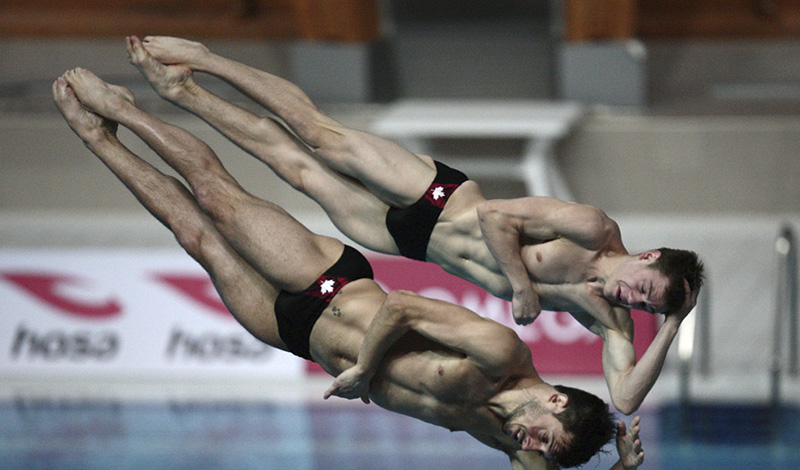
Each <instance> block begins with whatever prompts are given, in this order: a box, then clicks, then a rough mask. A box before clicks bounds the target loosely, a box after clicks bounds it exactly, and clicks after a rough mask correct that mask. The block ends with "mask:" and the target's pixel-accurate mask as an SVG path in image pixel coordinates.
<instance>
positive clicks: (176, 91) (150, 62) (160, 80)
mask: <svg viewBox="0 0 800 470" xmlns="http://www.w3.org/2000/svg"><path fill="white" fill-rule="evenodd" d="M170 39H172V38H170ZM125 44H126V45H127V48H128V57H129V58H130V61H131V63H132V64H133V65H135V66H136V68H138V69H139V71H140V72H142V75H144V78H146V79H147V81H148V82H150V85H151V86H152V87H153V89H154V90H156V92H157V93H158V94H159V95H160V96H162V97H164V98H167V99H169V100H175V99H176V98H178V97H179V96H180V93H181V92H182V91H185V90H191V89H193V88H195V87H196V86H197V84H196V83H195V81H194V77H193V76H192V71H191V69H189V68H188V67H186V66H184V65H164V64H162V63H161V62H159V61H157V60H156V59H155V58H154V57H153V56H152V55H151V54H150V52H148V50H147V49H145V47H144V46H143V45H142V42H141V41H140V40H139V38H137V37H136V36H128V37H127V38H125Z"/></svg>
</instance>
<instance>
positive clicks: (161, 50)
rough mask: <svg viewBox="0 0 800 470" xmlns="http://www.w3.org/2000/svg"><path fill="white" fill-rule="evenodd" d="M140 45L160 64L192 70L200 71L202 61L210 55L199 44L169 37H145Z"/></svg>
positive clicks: (206, 49) (205, 48)
mask: <svg viewBox="0 0 800 470" xmlns="http://www.w3.org/2000/svg"><path fill="white" fill-rule="evenodd" d="M142 44H144V47H145V49H147V51H148V52H149V53H150V54H152V56H153V58H155V59H156V60H157V61H159V62H161V63H162V64H173V65H183V66H184V67H188V68H190V69H192V70H201V67H202V64H203V60H204V59H206V58H208V56H209V55H210V52H209V50H208V48H207V47H206V46H204V45H202V44H200V43H199V42H194V41H187V40H186V39H181V38H173V37H169V36H145V38H144V40H142Z"/></svg>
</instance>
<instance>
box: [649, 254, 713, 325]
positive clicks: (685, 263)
mask: <svg viewBox="0 0 800 470" xmlns="http://www.w3.org/2000/svg"><path fill="white" fill-rule="evenodd" d="M658 251H660V252H661V256H659V258H658V259H657V260H656V261H655V262H654V263H653V264H652V265H651V267H652V268H653V269H656V270H657V271H659V272H660V273H661V274H663V275H664V276H666V277H667V280H668V285H667V291H666V293H665V294H666V295H665V297H664V306H665V308H666V312H667V313H671V312H675V311H677V310H678V309H680V308H681V306H682V305H683V303H684V301H685V299H686V290H685V289H684V287H683V280H684V279H686V280H687V281H689V289H691V291H692V292H697V291H698V290H700V287H701V286H702V285H703V280H704V278H705V273H704V268H703V263H702V261H700V260H699V258H698V257H697V253H695V252H693V251H688V250H675V249H672V248H659V249H658Z"/></svg>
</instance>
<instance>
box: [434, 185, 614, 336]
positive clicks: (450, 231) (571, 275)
mask: <svg viewBox="0 0 800 470" xmlns="http://www.w3.org/2000/svg"><path fill="white" fill-rule="evenodd" d="M482 201H485V199H484V197H483V195H482V194H481V193H480V189H479V188H478V185H477V184H476V183H475V182H474V181H468V182H466V183H464V184H462V185H461V187H459V188H458V189H457V190H456V191H455V192H454V193H453V195H452V196H451V197H450V200H449V201H448V203H447V205H446V206H445V208H444V210H443V211H442V214H441V216H440V217H439V221H438V223H437V224H436V227H435V228H434V230H433V233H432V235H431V240H430V243H429V245H428V261H430V262H433V263H436V264H438V265H440V266H441V267H442V268H443V269H444V270H445V271H447V272H449V273H452V274H454V275H456V276H458V277H461V278H464V279H467V280H469V281H471V282H473V283H474V284H476V285H478V286H480V287H483V288H484V289H486V290H487V291H488V292H490V293H491V294H493V295H495V296H497V297H499V298H503V299H506V300H511V298H512V293H513V292H512V289H511V284H510V283H509V281H508V279H507V278H506V277H505V275H504V274H503V272H502V270H501V268H500V266H499V264H498V263H497V261H496V260H495V258H494V257H493V256H492V254H491V252H490V251H489V248H488V247H487V245H486V242H485V241H484V238H483V235H482V233H481V228H480V224H479V221H478V213H477V210H476V207H477V205H478V204H479V203H481V202H482ZM619 245H620V246H621V241H620V243H619ZM604 249H605V248H604ZM604 249H600V250H589V249H587V248H584V247H582V246H579V245H578V244H577V243H575V242H573V241H571V240H568V239H565V238H556V239H552V240H534V239H528V240H523V241H522V259H523V262H524V263H525V265H526V267H527V270H528V273H529V274H530V278H531V280H532V281H533V284H534V288H535V289H536V291H537V293H538V295H539V297H540V299H539V300H540V304H541V306H542V309H544V310H551V311H568V312H581V311H582V312H593V316H595V317H597V316H598V315H603V313H600V312H606V313H608V315H611V313H610V311H609V310H610V304H609V302H608V301H607V300H605V299H604V298H603V297H602V289H603V285H602V283H601V282H600V281H598V279H597V277H596V276H595V273H594V272H593V267H592V266H593V264H594V261H595V260H596V259H597V258H598V257H599V256H603V254H604ZM600 320H601V323H603V324H604V325H606V326H607V327H611V325H613V324H615V323H616V322H615V321H614V320H612V319H611V318H610V317H608V318H601V319H600Z"/></svg>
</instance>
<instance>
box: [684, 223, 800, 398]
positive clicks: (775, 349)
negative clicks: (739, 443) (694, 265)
mask: <svg viewBox="0 0 800 470" xmlns="http://www.w3.org/2000/svg"><path fill="white" fill-rule="evenodd" d="M775 255H776V258H777V267H778V277H777V286H776V304H775V323H774V326H773V341H772V354H771V358H770V359H771V363H770V403H771V404H772V405H774V406H779V405H780V401H781V396H780V392H781V379H782V375H783V373H784V371H785V372H786V373H787V374H788V375H789V376H791V377H793V378H797V377H798V376H800V360H799V359H800V358H798V354H799V353H800V351H798V336H800V316H799V315H798V302H797V301H798V283H799V282H800V278H798V266H797V262H798V260H797V243H796V240H795V236H794V230H793V229H792V226H791V225H789V224H785V225H783V226H782V227H781V229H780V231H779V233H778V236H777V237H776V239H775ZM709 292H710V286H709V285H708V282H706V286H705V287H703V292H702V293H701V294H700V296H699V297H698V299H697V306H696V307H695V309H694V311H692V312H691V313H690V314H689V315H688V316H687V317H686V319H685V320H684V321H683V323H682V324H681V330H680V333H679V336H678V358H679V361H680V369H679V386H680V389H679V400H680V402H681V403H683V404H688V402H689V399H690V398H689V396H690V382H691V376H692V368H693V366H694V365H695V358H696V366H697V370H698V372H699V373H700V374H701V375H703V376H708V375H709V374H710V359H711V341H710V340H711V338H710V335H711V328H710V326H711V316H710V313H711V309H710V304H709V303H710V301H709V299H710V295H709ZM784 348H786V349H787V351H786V352H784ZM784 358H786V360H785V359H784Z"/></svg>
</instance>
